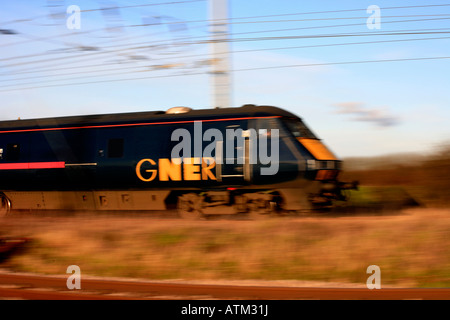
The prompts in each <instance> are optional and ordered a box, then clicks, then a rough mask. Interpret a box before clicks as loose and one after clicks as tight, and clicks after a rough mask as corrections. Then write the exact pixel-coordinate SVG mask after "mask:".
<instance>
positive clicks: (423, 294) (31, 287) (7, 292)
mask: <svg viewBox="0 0 450 320" xmlns="http://www.w3.org/2000/svg"><path fill="white" fill-rule="evenodd" d="M66 280H67V278H66V277H61V276H43V275H33V274H16V273H1V274H0V298H3V299H30V300H198V299H211V300H212V299H223V300H225V299H232V300H235V299H244V300H301V299H313V300H410V299H420V300H450V288H443V289H436V288H433V289H431V288H430V289H411V288H404V289H402V288H389V289H379V290H369V289H365V288H308V287H275V286H241V285H215V284H214V285H213V284H190V283H167V282H151V281H132V280H111V279H93V278H84V279H82V280H81V289H80V290H68V289H67V287H66Z"/></svg>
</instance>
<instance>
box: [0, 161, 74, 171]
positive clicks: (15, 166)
mask: <svg viewBox="0 0 450 320" xmlns="http://www.w3.org/2000/svg"><path fill="white" fill-rule="evenodd" d="M65 167H66V163H65V162H64V161H55V162H21V163H0V170H22V169H58V168H65Z"/></svg>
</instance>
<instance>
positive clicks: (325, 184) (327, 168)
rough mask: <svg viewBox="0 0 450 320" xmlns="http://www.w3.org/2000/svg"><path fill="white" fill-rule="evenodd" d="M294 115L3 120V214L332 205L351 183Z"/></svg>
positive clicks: (242, 112)
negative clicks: (341, 174) (339, 176)
mask: <svg viewBox="0 0 450 320" xmlns="http://www.w3.org/2000/svg"><path fill="white" fill-rule="evenodd" d="M340 170H341V161H340V160H338V159H337V158H336V156H335V155H334V154H333V153H332V152H331V151H330V150H329V149H328V148H327V147H326V146H325V145H324V144H323V143H322V141H321V140H319V139H318V138H317V137H316V135H315V134H314V133H313V132H312V131H311V130H310V129H308V127H307V126H306V125H305V124H304V122H303V121H302V120H301V119H300V118H299V117H297V116H296V115H294V114H292V113H290V112H288V111H286V110H283V109H281V108H277V107H273V106H255V105H244V106H242V107H239V108H221V109H205V110H192V109H190V108H187V107H174V108H171V109H169V110H167V111H153V112H133V113H122V114H102V115H85V116H69V117H58V118H42V119H27V120H13V121H1V122H0V204H1V213H2V214H3V215H5V214H8V213H9V212H11V211H15V210H18V211H24V210H25V211H33V212H35V211H42V210H57V211H73V210H75V211H79V210H82V211H112V212H115V211H133V212H141V211H151V210H158V211H165V210H172V209H173V210H176V211H177V212H178V214H179V215H180V216H181V217H187V218H199V217H205V216H209V215H216V214H245V215H252V216H263V215H269V214H279V213H292V212H299V211H309V210H314V209H324V208H329V207H330V206H332V205H333V203H334V202H335V201H336V200H337V201H344V200H345V196H344V194H343V190H346V189H352V188H356V184H355V183H344V182H340V181H338V175H339V172H340Z"/></svg>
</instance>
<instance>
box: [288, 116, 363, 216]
mask: <svg viewBox="0 0 450 320" xmlns="http://www.w3.org/2000/svg"><path fill="white" fill-rule="evenodd" d="M284 123H285V125H286V126H287V128H288V130H289V131H290V132H291V134H292V135H293V136H294V137H295V139H296V140H297V141H298V142H299V144H300V146H301V149H302V150H303V152H305V153H306V154H307V156H305V158H306V168H305V169H306V170H305V177H306V178H307V179H308V180H313V181H316V182H317V183H318V184H319V185H320V187H319V188H318V191H317V192H315V193H312V194H310V199H309V200H310V201H311V202H312V203H313V204H314V205H315V206H319V207H327V206H331V205H332V201H333V200H340V201H345V200H347V197H346V196H345V195H344V190H350V189H354V190H356V189H357V187H358V182H357V181H353V182H341V181H339V180H338V176H339V173H340V171H341V166H342V161H341V160H339V159H338V158H337V157H336V155H335V154H334V153H333V152H332V151H330V149H329V148H328V147H327V146H326V145H325V144H324V143H323V142H322V140H320V139H318V138H317V137H316V135H315V134H314V133H312V131H311V130H310V129H309V128H308V127H307V126H306V125H305V124H304V123H303V121H301V120H300V119H298V118H297V119H285V120H284ZM305 153H304V154H305Z"/></svg>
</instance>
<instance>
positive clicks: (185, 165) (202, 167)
mask: <svg viewBox="0 0 450 320" xmlns="http://www.w3.org/2000/svg"><path fill="white" fill-rule="evenodd" d="M181 160H182V159H172V160H170V159H167V158H162V159H158V168H152V167H153V166H156V162H155V161H154V160H152V159H142V160H140V161H139V162H138V163H137V165H136V175H137V177H138V178H139V179H140V180H142V181H144V182H150V181H153V180H155V178H156V176H157V175H158V172H159V181H169V180H172V181H182V180H185V181H195V180H208V179H209V180H216V177H215V176H214V174H213V173H212V171H211V170H212V169H213V168H214V167H215V166H216V162H215V161H214V158H211V157H205V158H201V161H200V158H189V159H185V161H184V162H182V161H181ZM186 160H188V161H186ZM147 163H148V164H147ZM144 164H146V165H144ZM149 165H150V167H151V169H144V168H145V167H149ZM143 166H144V168H142V167H143ZM182 171H183V172H182ZM143 172H146V173H150V176H148V175H147V174H144V175H143ZM182 173H183V174H182Z"/></svg>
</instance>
